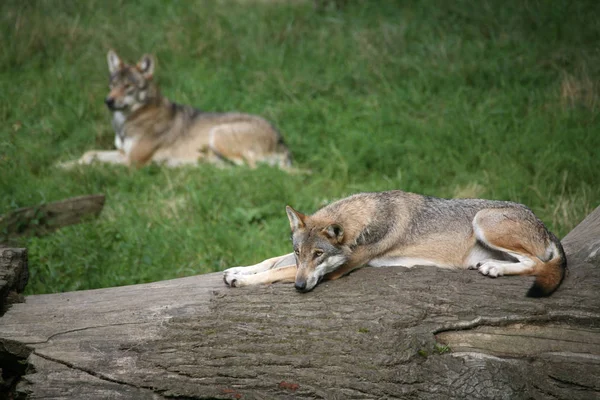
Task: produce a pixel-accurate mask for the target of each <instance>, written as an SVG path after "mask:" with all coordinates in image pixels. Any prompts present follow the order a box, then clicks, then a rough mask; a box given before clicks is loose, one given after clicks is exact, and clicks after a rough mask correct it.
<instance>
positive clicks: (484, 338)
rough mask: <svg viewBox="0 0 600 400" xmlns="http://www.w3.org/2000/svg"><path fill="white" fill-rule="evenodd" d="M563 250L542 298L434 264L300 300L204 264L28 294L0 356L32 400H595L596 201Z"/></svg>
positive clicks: (351, 281) (5, 323) (518, 286)
mask: <svg viewBox="0 0 600 400" xmlns="http://www.w3.org/2000/svg"><path fill="white" fill-rule="evenodd" d="M563 244H564V246H565V250H566V252H567V257H568V259H569V262H570V267H569V268H570V270H569V274H568V276H567V278H566V279H565V282H564V283H563V285H562V286H561V288H560V289H559V290H558V291H557V292H556V293H555V294H554V295H552V296H551V297H549V298H544V299H531V298H527V297H525V293H526V291H527V289H528V288H529V286H530V284H531V280H530V279H527V278H523V277H504V278H498V279H491V278H488V277H484V276H482V275H480V274H478V273H477V272H476V271H449V270H443V269H438V268H433V267H422V268H421V267H418V268H412V269H407V268H387V269H386V268H380V269H368V268H367V269H362V270H359V271H357V272H355V273H353V274H351V275H350V276H348V277H346V278H343V279H340V280H338V281H335V282H324V283H322V284H321V285H319V286H318V287H317V288H316V289H315V290H314V291H312V292H310V293H307V294H300V293H296V291H295V290H294V289H293V286H291V285H283V284H276V285H271V286H264V287H249V288H239V289H230V288H227V287H225V286H224V284H223V283H222V281H221V274H220V273H215V274H207V275H200V276H194V277H189V278H182V279H175V280H170V281H163V282H157V283H152V284H143V285H135V286H127V287H118V288H110V289H100V290H90V291H82V292H71V293H61V294H53V295H38V296H29V297H27V298H26V303H24V304H15V305H13V306H12V308H11V309H10V310H9V311H8V312H7V313H6V314H5V315H4V316H3V317H2V318H1V319H0V344H1V345H0V354H4V355H9V356H10V357H12V358H13V359H22V360H27V364H28V370H27V372H26V373H25V374H24V376H23V377H22V378H21V382H20V383H19V385H18V386H17V390H16V393H15V394H14V396H25V395H28V396H29V397H30V398H61V399H62V398H85V399H106V398H118V397H119V396H122V397H123V398H130V399H165V398H178V399H208V398H219V399H231V398H235V399H254V398H256V399H259V398H295V399H297V398H300V399H302V398H306V399H309V398H310V399H314V398H332V399H347V398H356V399H372V398H426V399H448V398H456V399H464V398H494V399H520V398H522V399H529V398H535V399H544V398H549V399H556V398H561V399H587V398H589V399H591V398H598V396H599V395H600V378H599V377H600V298H599V296H598V294H599V293H600V257H599V256H598V255H599V254H600V252H599V250H600V208H598V209H596V210H595V211H594V212H593V213H592V214H591V215H590V216H589V217H588V218H586V220H584V221H583V222H582V223H581V224H580V225H579V226H578V227H577V228H575V229H574V230H573V232H571V233H570V234H569V235H567V237H565V239H564V240H563ZM5 359H6V357H5ZM119 398H120V397H119Z"/></svg>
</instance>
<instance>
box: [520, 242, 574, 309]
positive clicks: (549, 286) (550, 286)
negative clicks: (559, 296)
mask: <svg viewBox="0 0 600 400" xmlns="http://www.w3.org/2000/svg"><path fill="white" fill-rule="evenodd" d="M550 240H551V246H553V249H552V255H551V256H550V257H551V258H550V260H548V261H546V262H543V261H541V262H540V265H539V266H538V267H537V268H536V271H535V282H534V283H533V286H531V288H530V289H529V291H528V292H527V296H528V297H545V296H550V295H551V294H552V293H554V291H555V290H556V289H558V287H559V286H560V284H561V283H562V281H563V279H564V278H565V274H566V272H567V257H566V256H565V250H564V249H563V247H562V245H561V244H560V241H559V240H558V238H557V237H556V236H554V234H552V233H550Z"/></svg>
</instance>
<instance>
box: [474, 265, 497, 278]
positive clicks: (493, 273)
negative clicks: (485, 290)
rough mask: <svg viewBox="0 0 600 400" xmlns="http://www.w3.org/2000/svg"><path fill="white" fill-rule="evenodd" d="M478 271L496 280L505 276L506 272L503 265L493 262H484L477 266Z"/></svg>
mask: <svg viewBox="0 0 600 400" xmlns="http://www.w3.org/2000/svg"><path fill="white" fill-rule="evenodd" d="M477 269H478V270H479V272H481V273H482V274H483V275H487V276H489V277H491V278H496V277H498V276H502V275H504V271H503V268H502V265H500V264H497V263H495V262H493V261H488V262H484V263H481V264H478V265H477Z"/></svg>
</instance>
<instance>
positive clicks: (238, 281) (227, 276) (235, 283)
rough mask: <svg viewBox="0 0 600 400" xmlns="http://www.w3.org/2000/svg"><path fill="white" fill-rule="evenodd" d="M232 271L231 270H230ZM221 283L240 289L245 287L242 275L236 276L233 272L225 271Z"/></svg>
mask: <svg viewBox="0 0 600 400" xmlns="http://www.w3.org/2000/svg"><path fill="white" fill-rule="evenodd" d="M230 269H233V268H230ZM223 281H224V282H225V284H226V285H227V286H230V287H242V286H245V282H244V281H245V278H244V275H241V274H236V273H235V272H230V271H229V270H225V273H224V274H223Z"/></svg>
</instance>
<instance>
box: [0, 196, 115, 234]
mask: <svg viewBox="0 0 600 400" xmlns="http://www.w3.org/2000/svg"><path fill="white" fill-rule="evenodd" d="M103 207H104V195H103V194H93V195H89V196H79V197H72V198H70V199H66V200H61V201H56V202H54V203H48V204H43V205H40V206H37V207H26V208H19V209H18V210H15V211H12V212H10V213H8V214H6V215H0V244H1V243H2V242H5V243H8V242H9V241H10V240H11V239H14V238H15V237H18V236H23V235H44V234H47V233H49V232H52V231H54V230H56V229H58V228H61V227H63V226H68V225H73V224H78V223H80V222H82V221H83V220H84V219H85V218H89V217H97V216H98V215H99V214H100V212H101V211H102V208H103Z"/></svg>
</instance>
